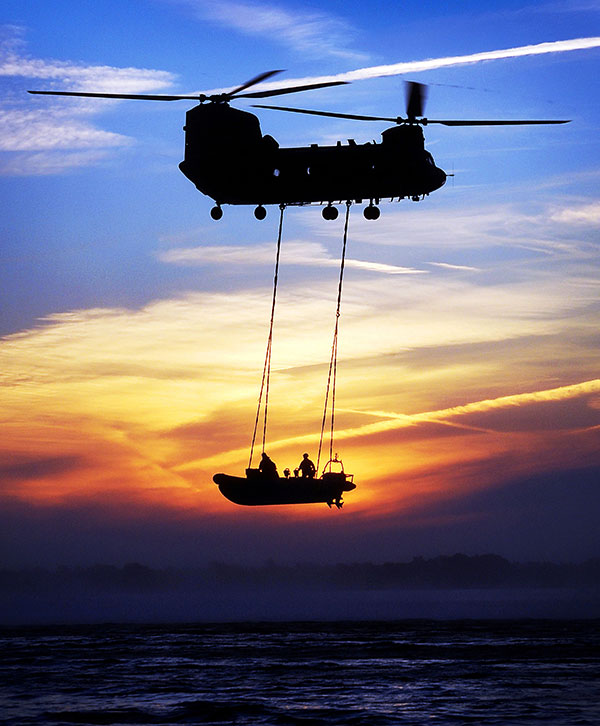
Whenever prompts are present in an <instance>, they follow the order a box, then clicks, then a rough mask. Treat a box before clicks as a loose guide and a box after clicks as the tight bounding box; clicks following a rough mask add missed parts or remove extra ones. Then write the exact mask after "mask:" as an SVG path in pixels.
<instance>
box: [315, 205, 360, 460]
mask: <svg viewBox="0 0 600 726" xmlns="http://www.w3.org/2000/svg"><path fill="white" fill-rule="evenodd" d="M351 204H352V202H350V201H348V202H346V221H345V223H344V242H343V245H342V259H341V263H340V279H339V283H338V296H337V308H336V311H335V327H334V330H333V342H332V344H331V358H330V361H329V374H328V376H327V387H326V389H325V405H324V406H323V420H322V422H321V437H320V439H319V453H318V454H317V471H318V470H319V464H320V462H321V451H322V448H323V438H324V435H325V424H326V422H327V410H328V403H329V392H330V390H331V423H330V431H329V461H331V460H332V459H333V439H334V421H335V387H336V379H337V350H338V329H339V322H340V309H341V306H342V284H343V282H344V265H345V262H346V243H347V241H348V220H349V218H350V205H351Z"/></svg>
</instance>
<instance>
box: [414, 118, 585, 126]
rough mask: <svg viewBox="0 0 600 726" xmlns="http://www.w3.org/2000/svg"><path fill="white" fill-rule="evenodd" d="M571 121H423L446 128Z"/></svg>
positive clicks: (563, 121) (565, 121)
mask: <svg viewBox="0 0 600 726" xmlns="http://www.w3.org/2000/svg"><path fill="white" fill-rule="evenodd" d="M568 123H571V119H566V120H560V121H557V120H550V121H548V120H543V121H542V120H521V121H497V120H492V121H452V120H447V119H446V120H443V121H440V120H434V119H429V118H427V119H423V124H425V125H426V124H443V125H444V126H524V125H530V124H568Z"/></svg>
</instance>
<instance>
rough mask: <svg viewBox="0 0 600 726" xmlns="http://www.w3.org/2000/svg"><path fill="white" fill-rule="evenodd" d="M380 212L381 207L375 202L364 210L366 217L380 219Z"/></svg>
mask: <svg viewBox="0 0 600 726" xmlns="http://www.w3.org/2000/svg"><path fill="white" fill-rule="evenodd" d="M380 214H381V212H380V211H379V207H376V206H375V205H374V204H369V206H368V207H365V208H364V211H363V215H364V217H365V219H379V215H380Z"/></svg>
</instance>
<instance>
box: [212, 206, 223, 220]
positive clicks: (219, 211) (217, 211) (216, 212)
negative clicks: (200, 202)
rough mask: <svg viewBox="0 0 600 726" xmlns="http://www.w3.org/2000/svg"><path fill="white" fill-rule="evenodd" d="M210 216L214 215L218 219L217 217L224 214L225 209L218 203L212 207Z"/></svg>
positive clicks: (219, 217)
mask: <svg viewBox="0 0 600 726" xmlns="http://www.w3.org/2000/svg"><path fill="white" fill-rule="evenodd" d="M210 216H211V217H212V218H213V219H215V220H216V219H221V217H222V216H223V210H222V209H221V207H220V206H219V205H218V204H217V206H216V207H213V208H212V209H211V210H210Z"/></svg>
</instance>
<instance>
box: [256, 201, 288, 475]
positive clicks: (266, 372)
mask: <svg viewBox="0 0 600 726" xmlns="http://www.w3.org/2000/svg"><path fill="white" fill-rule="evenodd" d="M284 209H285V204H280V205H279V210H280V212H279V232H278V234H277V253H276V255H275V274H274V277H273V301H272V303H271V324H270V325H269V337H268V340H267V351H266V353H265V364H264V366H263V374H262V382H261V384H260V393H259V394H258V406H257V407H256V419H255V421H254V432H253V433H252V444H251V446H250V460H249V462H248V468H249V469H251V468H252V457H253V455H254V444H255V442H256V432H257V431H258V424H259V421H260V413H261V408H262V399H263V393H264V397H265V403H264V409H263V434H262V451H263V453H264V450H265V442H266V439H267V413H268V407H269V384H270V381H271V347H272V344H273V322H274V320H275V302H276V300H277V281H278V278H279V256H280V252H281V232H282V229H283V211H284Z"/></svg>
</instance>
